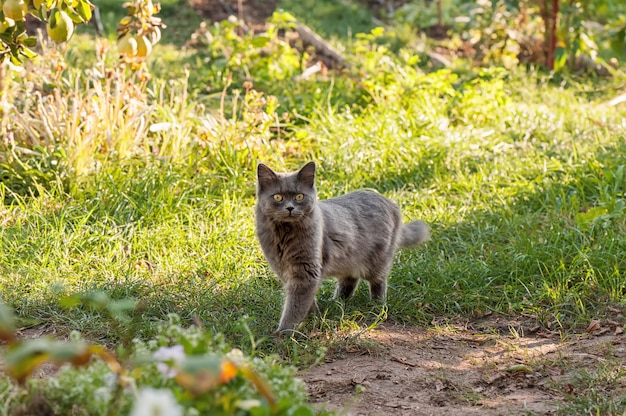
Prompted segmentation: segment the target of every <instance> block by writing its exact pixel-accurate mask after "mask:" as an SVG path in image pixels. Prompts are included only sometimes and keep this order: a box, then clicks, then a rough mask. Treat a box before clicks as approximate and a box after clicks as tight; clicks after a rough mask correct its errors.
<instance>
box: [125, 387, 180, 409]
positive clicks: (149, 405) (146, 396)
mask: <svg viewBox="0 0 626 416" xmlns="http://www.w3.org/2000/svg"><path fill="white" fill-rule="evenodd" d="M130 416H183V408H182V407H181V406H180V405H179V404H178V402H177V401H176V397H174V393H172V392H171V390H167V389H153V388H150V387H146V388H143V389H141V391H140V392H139V394H138V395H137V399H136V400H135V404H134V405H133V409H132V410H131V411H130Z"/></svg>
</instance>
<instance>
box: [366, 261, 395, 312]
mask: <svg viewBox="0 0 626 416" xmlns="http://www.w3.org/2000/svg"><path fill="white" fill-rule="evenodd" d="M391 264H392V261H391V259H390V260H389V261H388V262H387V263H386V264H382V265H378V266H377V267H375V268H374V269H373V270H370V273H369V276H367V277H366V280H367V281H368V283H369V284H370V296H371V297H372V299H373V300H375V301H377V302H385V300H386V296H387V278H388V277H389V271H390V270H391Z"/></svg>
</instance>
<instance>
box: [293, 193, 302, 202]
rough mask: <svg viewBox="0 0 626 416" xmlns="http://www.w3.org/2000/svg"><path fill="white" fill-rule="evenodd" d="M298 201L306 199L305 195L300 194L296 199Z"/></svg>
mask: <svg viewBox="0 0 626 416" xmlns="http://www.w3.org/2000/svg"><path fill="white" fill-rule="evenodd" d="M295 199H296V201H302V200H303V199H304V195H303V194H298V195H296V197H295Z"/></svg>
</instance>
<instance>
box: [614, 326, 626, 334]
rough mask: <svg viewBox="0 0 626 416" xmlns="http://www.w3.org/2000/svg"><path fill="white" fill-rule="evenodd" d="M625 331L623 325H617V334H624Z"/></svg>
mask: <svg viewBox="0 0 626 416" xmlns="http://www.w3.org/2000/svg"><path fill="white" fill-rule="evenodd" d="M623 333H624V327H623V326H618V327H615V335H622V334H623Z"/></svg>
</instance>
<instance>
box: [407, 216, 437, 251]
mask: <svg viewBox="0 0 626 416" xmlns="http://www.w3.org/2000/svg"><path fill="white" fill-rule="evenodd" d="M429 239H430V227H428V225H426V223H425V222H424V221H412V222H410V223H408V224H404V225H403V226H402V234H401V235H400V247H402V248H411V247H417V246H419V245H420V244H422V243H424V242H426V241H428V240H429Z"/></svg>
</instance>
